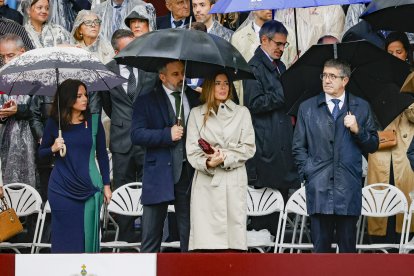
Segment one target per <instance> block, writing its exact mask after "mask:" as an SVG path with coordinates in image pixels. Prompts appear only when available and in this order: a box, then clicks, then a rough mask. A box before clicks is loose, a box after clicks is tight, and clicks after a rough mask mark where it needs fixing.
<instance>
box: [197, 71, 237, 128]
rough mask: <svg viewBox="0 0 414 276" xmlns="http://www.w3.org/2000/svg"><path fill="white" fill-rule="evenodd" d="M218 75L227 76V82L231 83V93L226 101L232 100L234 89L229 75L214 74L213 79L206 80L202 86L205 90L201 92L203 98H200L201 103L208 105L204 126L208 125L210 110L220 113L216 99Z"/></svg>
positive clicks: (222, 73)
mask: <svg viewBox="0 0 414 276" xmlns="http://www.w3.org/2000/svg"><path fill="white" fill-rule="evenodd" d="M218 75H225V76H226V77H227V81H228V82H229V93H228V94H227V98H226V101H227V100H229V99H232V92H233V87H232V84H231V82H230V78H229V75H227V73H225V72H218V73H216V74H214V75H213V76H212V77H208V78H206V79H205V80H204V83H203V86H202V88H203V90H202V92H201V97H200V100H201V102H202V103H205V104H206V105H207V112H206V114H204V123H203V124H204V125H205V124H206V122H207V119H208V117H209V116H210V110H211V109H214V111H215V112H216V113H217V111H218V104H217V102H216V99H215V97H214V94H215V89H216V77H217V76H218Z"/></svg>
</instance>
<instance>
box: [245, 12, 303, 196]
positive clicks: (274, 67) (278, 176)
mask: <svg viewBox="0 0 414 276" xmlns="http://www.w3.org/2000/svg"><path fill="white" fill-rule="evenodd" d="M259 36H260V43H261V45H260V46H259V47H257V49H256V51H255V54H254V56H253V58H252V59H251V60H250V61H249V65H250V67H251V69H252V72H253V74H254V76H255V77H256V80H246V81H245V82H244V91H246V93H245V95H244V103H245V105H246V107H247V108H249V110H250V112H251V114H252V119H253V126H254V128H255V133H256V145H257V150H256V155H255V157H254V158H253V159H251V160H249V161H248V162H247V172H248V176H249V184H250V185H253V186H257V187H270V188H276V189H279V190H280V192H281V193H282V195H283V198H284V199H285V202H286V199H287V196H288V191H289V189H290V188H297V187H299V179H298V174H297V170H296V167H295V165H294V162H293V156H292V151H291V149H292V138H293V126H292V120H291V117H290V116H288V115H286V111H285V99H284V94H283V87H282V84H281V82H280V76H281V74H282V73H283V72H285V71H286V67H285V65H284V64H283V62H282V61H281V60H280V58H281V57H282V55H283V52H284V50H285V47H286V46H287V45H288V44H289V43H288V42H287V36H288V32H287V30H286V29H285V27H284V26H283V24H282V23H280V22H278V21H275V20H270V21H268V22H266V23H264V24H263V26H262V28H261V29H260V32H259Z"/></svg>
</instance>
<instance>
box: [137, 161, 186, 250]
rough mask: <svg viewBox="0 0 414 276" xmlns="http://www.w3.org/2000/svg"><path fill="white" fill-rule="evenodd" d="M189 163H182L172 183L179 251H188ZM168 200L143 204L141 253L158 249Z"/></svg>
mask: <svg viewBox="0 0 414 276" xmlns="http://www.w3.org/2000/svg"><path fill="white" fill-rule="evenodd" d="M189 166H190V165H189V163H188V162H184V163H183V170H182V172H181V177H180V180H179V181H178V183H176V184H175V185H174V194H175V200H174V202H173V204H174V207H175V215H176V218H177V227H178V233H179V236H180V245H181V251H182V252H187V251H188V240H189V237H190V193H191V190H190V181H191V175H190V169H189ZM169 204H170V202H163V203H160V204H153V205H144V213H143V215H142V244H141V252H142V253H156V252H159V251H160V248H161V241H162V233H163V227H164V221H165V218H166V216H167V209H168V205H169Z"/></svg>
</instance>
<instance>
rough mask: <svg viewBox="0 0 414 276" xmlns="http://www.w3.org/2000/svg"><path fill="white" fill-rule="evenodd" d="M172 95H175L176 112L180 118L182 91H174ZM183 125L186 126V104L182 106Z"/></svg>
mask: <svg viewBox="0 0 414 276" xmlns="http://www.w3.org/2000/svg"><path fill="white" fill-rule="evenodd" d="M171 95H173V96H174V99H175V114H176V116H177V118H178V112H180V105H181V92H178V91H176V92H172V93H171ZM181 125H182V126H183V127H185V117H184V104H183V107H182V108H181Z"/></svg>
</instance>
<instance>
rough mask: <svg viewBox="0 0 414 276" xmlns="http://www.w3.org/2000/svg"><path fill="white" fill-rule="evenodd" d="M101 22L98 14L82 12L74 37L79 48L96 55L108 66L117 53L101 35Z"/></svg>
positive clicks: (76, 21)
mask: <svg viewBox="0 0 414 276" xmlns="http://www.w3.org/2000/svg"><path fill="white" fill-rule="evenodd" d="M101 22H102V21H101V19H100V18H99V17H98V15H97V14H96V13H94V12H91V11H88V10H82V11H80V12H79V13H78V16H76V19H75V23H74V25H73V29H72V36H73V38H74V39H75V42H76V45H77V46H78V47H80V48H83V49H85V50H87V51H90V52H91V53H93V54H95V55H96V56H97V57H98V58H99V60H100V61H101V62H102V63H104V64H106V63H108V62H109V61H111V60H112V58H113V57H114V55H115V53H114V50H113V48H112V46H111V44H110V43H109V42H108V41H106V40H105V39H104V38H103V37H101V35H100V29H101Z"/></svg>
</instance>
